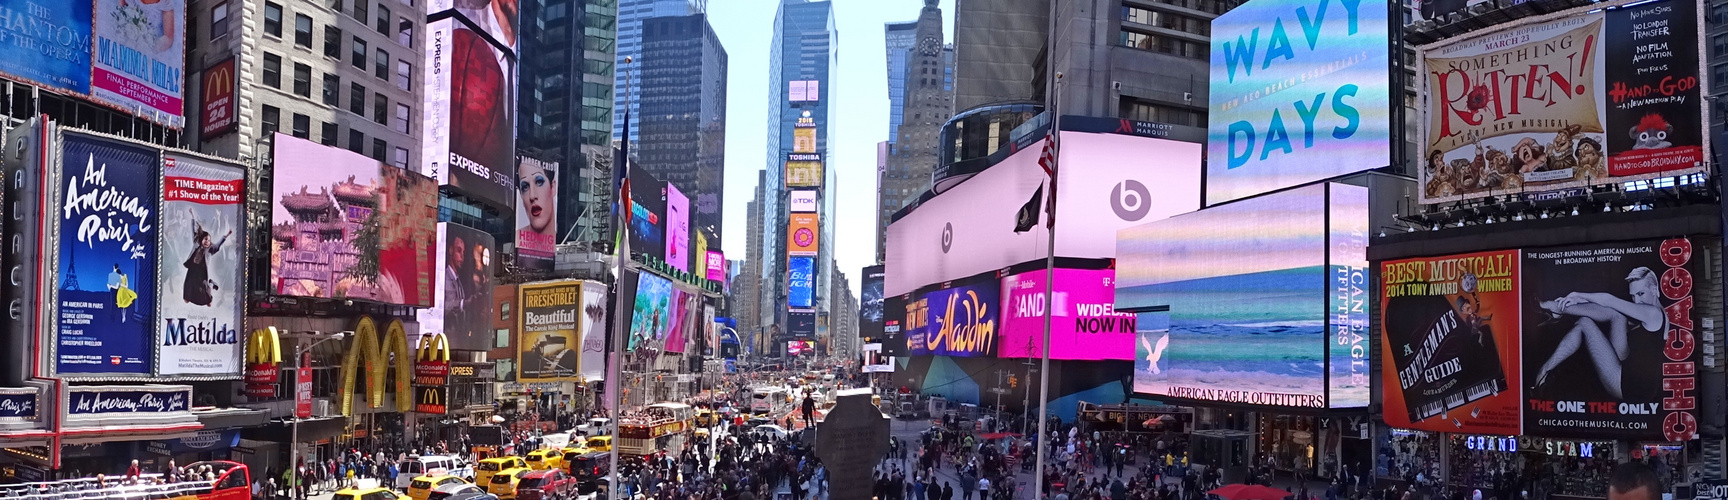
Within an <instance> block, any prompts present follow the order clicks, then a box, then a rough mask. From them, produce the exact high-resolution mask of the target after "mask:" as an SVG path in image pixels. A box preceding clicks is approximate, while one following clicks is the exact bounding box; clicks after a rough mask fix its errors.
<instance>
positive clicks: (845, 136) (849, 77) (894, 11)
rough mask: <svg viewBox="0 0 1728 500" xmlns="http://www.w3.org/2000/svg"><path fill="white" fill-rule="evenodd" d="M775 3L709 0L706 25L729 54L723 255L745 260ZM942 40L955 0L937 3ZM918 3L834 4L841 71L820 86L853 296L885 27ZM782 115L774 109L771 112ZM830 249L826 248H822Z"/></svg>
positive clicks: (876, 131)
mask: <svg viewBox="0 0 1728 500" xmlns="http://www.w3.org/2000/svg"><path fill="white" fill-rule="evenodd" d="M779 4H780V2H779V0H708V21H709V23H712V24H713V25H714V31H715V32H716V33H718V34H719V35H720V43H721V45H724V46H725V47H726V55H727V57H728V63H729V64H728V67H727V88H726V92H727V94H726V206H725V211H726V213H725V216H726V218H725V223H726V226H725V227H726V229H725V232H726V234H723V235H721V241H722V242H723V246H724V251H725V252H726V257H727V258H729V259H742V258H744V248H745V241H744V238H745V235H746V234H748V231H749V229H748V228H747V227H745V225H744V224H745V221H746V217H747V215H748V214H747V213H746V212H745V208H746V205H747V204H749V203H750V198H751V197H752V196H753V195H754V194H755V189H756V172H757V171H758V170H761V169H762V167H763V166H764V165H765V164H766V163H765V162H766V161H767V158H766V157H765V155H767V147H768V146H767V141H768V138H767V123H768V110H769V106H768V52H769V47H768V44H769V42H770V41H771V40H772V39H773V33H771V32H770V29H771V27H772V26H773V25H774V11H775V10H776V9H777V8H778V7H779ZM940 5H941V7H942V18H943V19H942V22H943V25H944V26H943V35H944V36H945V37H947V39H948V41H949V42H952V41H953V39H954V17H953V16H954V0H941V3H940ZM923 6H924V2H923V0H839V1H836V2H834V16H835V29H837V30H839V31H840V47H839V49H838V50H839V51H840V55H839V58H838V60H839V67H838V68H835V69H834V70H833V75H832V76H831V79H832V80H831V83H829V84H828V88H825V89H822V94H823V95H822V98H824V99H830V101H829V104H828V119H829V120H830V121H831V124H830V125H831V128H830V132H829V134H830V135H829V136H828V148H829V154H828V158H829V159H830V160H831V161H832V162H833V163H832V164H830V165H828V168H832V169H836V174H837V175H838V177H839V186H841V188H840V189H836V187H835V186H829V187H828V188H827V192H828V195H829V196H839V199H837V200H836V206H837V207H838V211H839V214H838V215H837V216H836V217H831V218H830V220H837V221H839V222H838V223H839V226H838V227H836V231H835V232H834V234H835V238H837V239H838V240H839V241H837V242H835V245H834V246H835V247H837V248H838V250H839V253H838V255H836V256H835V258H836V260H837V261H838V262H839V269H840V270H841V271H844V272H845V273H846V276H847V278H849V279H850V280H851V281H852V291H853V295H854V296H856V295H857V293H858V284H859V283H858V270H859V269H860V268H862V267H864V266H867V265H870V264H874V263H875V260H876V244H875V241H874V240H875V239H876V226H875V224H876V215H875V213H876V143H878V142H881V141H885V140H888V80H887V78H888V76H887V75H888V69H887V64H888V63H887V60H886V57H887V56H886V55H885V54H884V51H883V45H882V43H883V42H882V25H883V24H884V23H889V22H903V21H913V20H917V19H918V12H919V10H920V9H922V8H923ZM775 109H778V108H775ZM823 251H824V252H828V251H830V250H829V249H825V250H823Z"/></svg>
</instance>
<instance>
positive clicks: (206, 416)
mask: <svg viewBox="0 0 1728 500" xmlns="http://www.w3.org/2000/svg"><path fill="white" fill-rule="evenodd" d="M192 414H193V415H195V416H197V417H198V423H201V424H204V428H206V429H232V428H238V427H257V426H260V425H264V424H268V423H270V412H269V411H267V410H259V409H252V408H211V409H202V410H200V409H195V410H192Z"/></svg>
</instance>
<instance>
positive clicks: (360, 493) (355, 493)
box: [331, 481, 402, 500]
mask: <svg viewBox="0 0 1728 500" xmlns="http://www.w3.org/2000/svg"><path fill="white" fill-rule="evenodd" d="M369 483H370V484H362V485H360V486H356V487H353V488H343V489H340V490H337V491H336V494H335V496H332V497H331V499H332V500H396V499H399V498H402V495H400V494H397V493H396V492H394V491H391V490H390V488H384V487H380V486H379V485H378V482H377V481H369Z"/></svg>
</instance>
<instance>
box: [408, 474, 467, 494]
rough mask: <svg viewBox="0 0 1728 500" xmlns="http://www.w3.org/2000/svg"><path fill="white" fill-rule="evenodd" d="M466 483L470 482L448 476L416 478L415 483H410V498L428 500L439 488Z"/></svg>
mask: <svg viewBox="0 0 1728 500" xmlns="http://www.w3.org/2000/svg"><path fill="white" fill-rule="evenodd" d="M466 482H468V481H465V480H463V479H462V478H459V477H456V476H451V475H446V474H438V475H425V476H420V477H416V478H414V480H413V481H409V482H408V497H409V498H413V499H414V500H426V497H428V496H431V495H432V490H433V489H436V488H437V487H439V486H444V485H446V484H460V483H466Z"/></svg>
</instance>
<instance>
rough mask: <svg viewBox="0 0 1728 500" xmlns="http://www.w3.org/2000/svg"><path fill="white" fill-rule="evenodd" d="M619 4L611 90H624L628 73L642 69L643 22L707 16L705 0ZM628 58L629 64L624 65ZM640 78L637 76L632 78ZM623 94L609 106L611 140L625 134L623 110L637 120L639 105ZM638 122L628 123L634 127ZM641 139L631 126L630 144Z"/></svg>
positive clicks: (637, 0) (621, 1) (627, 1)
mask: <svg viewBox="0 0 1728 500" xmlns="http://www.w3.org/2000/svg"><path fill="white" fill-rule="evenodd" d="M617 1H618V40H617V46H618V50H617V51H616V53H614V54H613V55H614V57H615V60H616V65H617V69H616V70H615V71H614V72H613V73H614V74H615V75H616V78H615V79H614V81H613V86H615V87H617V88H620V89H622V88H624V87H625V86H626V85H628V84H629V81H628V80H629V78H630V77H631V76H630V75H631V74H632V73H631V72H635V71H640V70H641V65H642V20H644V19H648V18H651V17H667V16H688V15H691V14H701V13H704V12H707V4H708V0H617ZM626 57H629V58H631V59H632V60H631V61H625V60H624V58H626ZM635 76H636V77H640V76H641V75H640V74H637V75H635ZM626 97H627V96H625V95H624V93H623V92H618V93H617V94H616V98H615V99H613V104H612V138H613V139H622V137H620V136H621V135H622V134H623V133H624V110H625V108H629V110H630V116H632V117H640V116H641V114H640V111H641V109H640V104H641V101H636V102H634V103H632V102H630V101H629V99H626ZM636 120H637V118H632V119H631V122H632V123H636ZM641 136H642V134H641V130H640V129H637V128H636V126H635V125H631V126H630V140H631V141H632V144H634V141H636V140H637V139H639V138H640V137H641Z"/></svg>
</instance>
